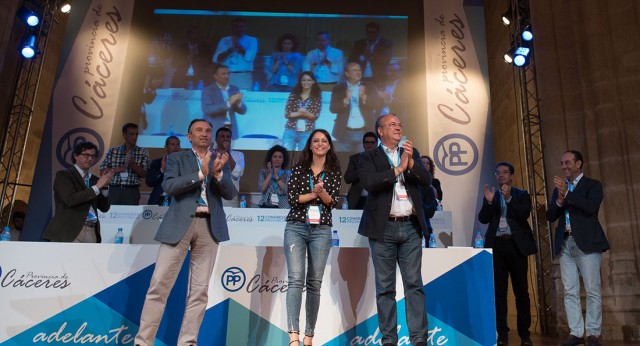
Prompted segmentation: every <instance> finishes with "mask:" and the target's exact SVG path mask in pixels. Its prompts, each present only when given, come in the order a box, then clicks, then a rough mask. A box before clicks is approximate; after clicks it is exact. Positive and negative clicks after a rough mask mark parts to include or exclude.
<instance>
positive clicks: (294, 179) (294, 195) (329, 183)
mask: <svg viewBox="0 0 640 346" xmlns="http://www.w3.org/2000/svg"><path fill="white" fill-rule="evenodd" d="M323 174H324V179H322V181H324V189H325V190H326V191H327V193H328V194H329V195H330V196H331V200H332V202H331V205H328V204H325V203H323V202H322V199H320V197H318V198H316V199H314V200H312V201H309V202H307V203H302V204H301V203H298V197H299V196H300V195H304V194H308V193H311V192H313V188H312V187H311V184H310V177H313V171H312V170H311V168H310V167H309V168H304V167H303V166H302V164H300V163H299V164H297V165H295V167H293V173H292V174H291V178H290V179H289V185H288V190H289V204H290V205H291V210H290V211H289V215H287V221H300V222H306V219H307V208H308V207H309V205H322V208H321V211H320V224H321V225H329V226H333V223H332V222H331V208H333V207H334V206H335V205H336V204H337V203H338V198H339V197H340V184H341V182H342V178H341V174H340V171H334V172H328V171H322V172H320V174H318V175H317V176H315V177H313V183H314V184H315V183H317V181H318V179H320V178H321V177H322V175H323Z"/></svg>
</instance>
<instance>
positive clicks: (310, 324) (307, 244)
mask: <svg viewBox="0 0 640 346" xmlns="http://www.w3.org/2000/svg"><path fill="white" fill-rule="evenodd" d="M330 249H331V227H330V226H327V225H309V224H305V223H302V222H299V221H288V222H287V226H286V227H285V229H284V256H285V258H286V260H287V269H288V275H289V288H288V290H287V328H288V330H289V331H299V330H300V329H299V322H300V321H299V317H300V306H301V305H302V290H303V288H306V291H307V301H306V317H307V319H306V320H307V324H306V326H305V331H304V334H305V335H313V334H314V329H315V326H316V320H317V319H318V309H319V308H320V286H321V285H322V276H323V275H324V268H325V266H326V264H327V258H328V257H329V250H330ZM305 257H306V260H307V262H308V265H307V267H308V270H307V273H306V284H305Z"/></svg>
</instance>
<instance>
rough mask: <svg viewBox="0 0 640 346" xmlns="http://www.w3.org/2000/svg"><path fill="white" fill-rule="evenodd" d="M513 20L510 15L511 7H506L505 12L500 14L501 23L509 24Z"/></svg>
mask: <svg viewBox="0 0 640 346" xmlns="http://www.w3.org/2000/svg"><path fill="white" fill-rule="evenodd" d="M512 21H513V17H512V16H511V9H508V10H507V11H506V12H505V13H503V14H502V23H503V24H504V25H511V22H512Z"/></svg>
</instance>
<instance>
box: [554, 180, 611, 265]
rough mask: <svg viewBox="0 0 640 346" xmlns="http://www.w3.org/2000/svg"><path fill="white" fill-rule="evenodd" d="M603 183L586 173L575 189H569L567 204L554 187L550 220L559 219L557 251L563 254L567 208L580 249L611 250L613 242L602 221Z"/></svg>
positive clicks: (555, 246)
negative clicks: (560, 204) (600, 216)
mask: <svg viewBox="0 0 640 346" xmlns="http://www.w3.org/2000/svg"><path fill="white" fill-rule="evenodd" d="M602 197H603V193H602V184H601V183H600V182H599V181H598V180H595V179H590V178H587V177H586V176H584V175H583V176H582V178H580V181H579V182H578V185H576V187H575V189H574V190H573V192H568V193H567V196H566V197H565V199H564V205H563V206H562V207H559V206H558V204H557V203H556V201H557V200H558V189H554V190H553V197H551V201H550V202H549V205H548V207H547V220H548V221H549V222H554V221H556V220H558V226H557V227H556V237H555V244H554V249H555V254H556V255H559V254H560V250H561V249H562V244H564V232H565V227H566V221H565V218H564V211H565V210H569V217H570V220H571V234H572V236H573V239H574V240H575V242H576V244H577V245H578V248H579V249H580V251H582V252H584V253H594V252H604V251H607V250H609V242H608V241H607V236H606V235H605V234H604V230H603V229H602V225H600V221H599V220H598V211H599V210H600V203H602Z"/></svg>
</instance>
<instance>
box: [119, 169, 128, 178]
mask: <svg viewBox="0 0 640 346" xmlns="http://www.w3.org/2000/svg"><path fill="white" fill-rule="evenodd" d="M128 177H129V172H126V171H124V172H120V179H123V180H126V179H127V178H128Z"/></svg>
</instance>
